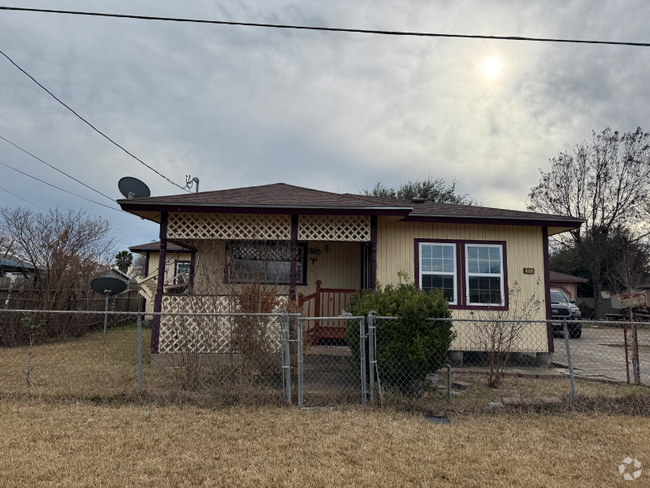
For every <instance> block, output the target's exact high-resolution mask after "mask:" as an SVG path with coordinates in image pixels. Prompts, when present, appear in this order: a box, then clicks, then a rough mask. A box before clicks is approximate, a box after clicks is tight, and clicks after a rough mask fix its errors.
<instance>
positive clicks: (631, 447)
mask: <svg viewBox="0 0 650 488" xmlns="http://www.w3.org/2000/svg"><path fill="white" fill-rule="evenodd" d="M0 419H1V422H2V426H3V434H2V436H0V452H2V456H0V473H2V476H1V477H0V486H12V487H13V486H48V487H54V486H62V487H81V486H132V487H140V486H142V487H149V486H151V487H154V486H155V487H157V486H256V487H257V486H314V487H319V486H323V487H326V486H372V487H382V486H386V487H388V486H390V487H395V486H465V487H492V486H494V487H510V486H512V487H515V486H517V487H518V486H526V487H553V486H558V487H584V486H590V487H600V486H602V487H611V486H618V485H622V486H626V485H627V482H626V481H624V480H623V478H622V476H621V475H620V474H619V472H618V466H619V465H620V464H621V461H622V460H623V459H625V458H627V457H628V456H631V457H633V458H636V459H638V460H639V461H641V462H642V463H643V467H644V472H643V474H642V476H641V478H640V479H639V480H638V483H637V485H638V486H648V485H649V484H650V446H649V444H648V439H649V438H650V419H649V418H647V417H626V416H606V415H584V414H570V415H554V416H540V415H536V414H518V415H510V414H497V415H480V416H463V417H458V418H455V419H453V421H452V425H451V426H444V425H438V424H433V423H430V422H428V421H426V420H425V419H424V418H423V417H422V416H421V415H417V416H416V415H410V414H407V413H403V412H401V413H400V412H395V411H387V410H384V411H377V410H372V409H365V410H364V409H361V408H359V407H347V408H342V409H333V410H310V411H300V410H298V409H295V408H293V409H287V408H278V407H261V408H252V407H233V408H222V409H205V408H203V409H202V408H196V407H178V406H164V407H156V406H151V407H143V406H135V405H122V406H119V407H112V406H108V405H90V404H61V403H59V404H46V403H42V402H35V401H27V400H20V401H16V400H10V401H0ZM646 466H647V467H648V468H646ZM646 469H647V472H645V470H646ZM637 485H631V484H630V486H637Z"/></svg>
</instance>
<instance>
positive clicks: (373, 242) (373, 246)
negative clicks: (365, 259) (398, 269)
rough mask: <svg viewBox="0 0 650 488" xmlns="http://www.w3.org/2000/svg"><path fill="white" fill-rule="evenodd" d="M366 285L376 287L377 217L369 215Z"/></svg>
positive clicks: (371, 287) (372, 288)
mask: <svg viewBox="0 0 650 488" xmlns="http://www.w3.org/2000/svg"><path fill="white" fill-rule="evenodd" d="M368 275H369V276H368V278H369V279H368V281H369V283H368V287H369V288H370V289H371V290H374V289H376V288H377V217H376V216H372V217H370V269H369V270H368Z"/></svg>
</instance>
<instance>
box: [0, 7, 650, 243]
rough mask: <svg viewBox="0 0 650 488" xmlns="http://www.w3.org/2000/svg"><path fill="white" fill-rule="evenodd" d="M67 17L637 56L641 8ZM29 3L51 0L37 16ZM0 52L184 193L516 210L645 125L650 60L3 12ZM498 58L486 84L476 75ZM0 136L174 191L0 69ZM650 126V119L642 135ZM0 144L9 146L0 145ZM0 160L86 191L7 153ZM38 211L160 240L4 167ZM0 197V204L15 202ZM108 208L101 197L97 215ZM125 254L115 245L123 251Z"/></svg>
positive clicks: (202, 11) (70, 165) (89, 171)
mask: <svg viewBox="0 0 650 488" xmlns="http://www.w3.org/2000/svg"><path fill="white" fill-rule="evenodd" d="M60 4H61V5H59V6H58V7H59V8H62V9H65V8H69V9H78V8H84V9H88V10H99V11H114V12H126V13H138V14H145V15H169V16H177V17H199V18H212V19H224V20H237V21H251V22H277V23H296V24H303V25H325V26H342V27H361V28H370V29H375V28H376V29H388V30H390V29H396V30H397V29H401V30H411V31H431V32H447V33H478V34H487V35H490V34H493V35H522V36H523V35H525V36H542V37H575V38H591V39H593V38H600V39H616V40H629V41H646V42H647V41H648V39H647V38H645V37H644V36H646V30H647V29H646V27H645V20H644V19H646V18H647V17H648V14H650V5H648V4H647V3H646V2H643V1H640V0H634V1H633V0H629V1H621V2H617V3H616V4H613V3H608V4H598V6H597V8H596V7H595V6H594V4H593V2H590V1H587V0H581V1H574V2H565V1H545V2H525V3H521V4H517V8H513V4H512V2H510V1H505V0H488V1H484V2H480V3H478V4H477V3H466V2H451V1H434V2H428V3H423V2H417V1H412V2H409V1H405V2H388V3H386V2H384V3H379V4H377V3H376V2H365V3H364V2H355V3H353V4H350V3H349V2H327V4H323V3H322V2H313V1H308V2H300V3H299V4H288V3H283V2H280V1H272V2H270V1H266V2H244V1H239V2H192V3H190V4H183V5H182V7H181V4H179V3H178V2H171V1H156V2H153V1H144V2H137V4H136V3H133V2H125V1H116V2H111V3H110V5H108V4H106V3H105V2H83V5H82V6H81V7H80V5H81V4H80V3H79V2H76V1H62V2H60ZM30 5H32V6H35V7H39V6H40V7H48V6H49V4H48V2H45V1H33V2H30ZM0 44H2V46H3V50H5V51H6V52H7V54H8V55H10V56H12V57H13V58H14V59H15V60H16V62H17V63H18V64H20V65H21V66H23V67H24V68H25V69H26V70H27V71H28V72H30V73H32V74H33V75H34V76H35V77H36V78H37V79H39V80H40V81H41V82H43V84H45V86H47V87H48V88H50V89H51V90H52V91H53V92H54V93H56V94H57V95H60V96H61V98H62V99H64V100H65V101H66V102H67V103H69V104H70V105H71V106H72V107H73V108H75V110H78V111H79V113H80V114H82V115H83V116H84V117H87V118H88V119H89V120H90V121H91V122H92V123H93V124H95V125H96V126H97V127H98V128H100V129H101V130H103V131H105V132H106V133H107V134H109V135H110V136H111V137H112V138H114V139H115V140H116V141H118V142H119V143H120V144H123V145H124V146H125V147H126V148H128V149H129V150H130V151H131V152H133V153H134V154H136V155H137V156H138V157H140V158H142V159H143V160H145V161H147V162H148V163H149V164H151V165H152V166H154V167H155V168H156V169H158V170H159V171H160V172H162V173H163V174H165V175H166V176H168V177H170V178H172V179H173V180H174V181H177V182H179V183H181V184H183V183H184V181H185V176H186V175H189V174H191V175H193V176H199V178H200V179H201V189H203V190H208V189H221V188H230V187H236V186H247V185H254V184H264V183H269V182H278V181H285V182H288V183H293V184H298V185H303V186H308V187H315V188H320V189H324V190H331V191H342V192H348V191H358V190H359V189H361V188H362V187H364V186H369V185H371V184H372V182H374V181H378V180H382V181H384V182H385V183H387V184H399V183H400V182H402V181H405V180H407V179H410V178H424V177H426V176H427V175H429V174H430V175H432V176H434V177H444V178H447V179H448V180H452V179H454V178H456V179H458V188H459V190H460V191H461V192H463V193H469V194H471V195H472V196H473V197H475V198H476V199H478V200H480V201H482V202H483V203H484V204H486V205H490V206H497V207H498V206H502V207H508V208H518V209H523V208H524V205H525V198H526V194H527V192H528V190H529V188H530V187H532V186H533V185H535V184H536V182H537V180H538V178H539V173H538V168H540V167H546V165H547V164H548V159H549V158H551V157H553V156H555V155H557V153H558V152H560V151H563V150H566V149H569V148H570V147H572V146H573V145H575V144H577V143H578V142H580V141H581V140H582V139H585V138H587V137H589V136H590V134H591V131H592V130H597V131H598V130H601V129H602V128H604V127H605V126H611V127H612V128H615V129H618V130H621V131H627V130H633V129H634V128H636V126H638V125H641V126H643V125H644V123H645V122H646V118H647V117H646V114H645V112H644V110H642V109H641V108H642V107H645V106H647V105H648V102H649V100H648V98H649V97H650V95H649V94H648V91H647V89H646V86H645V85H646V80H647V79H648V74H649V73H648V70H649V69H650V68H648V66H650V63H649V62H648V61H650V59H648V57H649V56H650V50H648V49H643V48H624V47H608V46H588V45H567V44H542V43H521V42H519V43H518V42H507V41H477V40H454V39H430V38H404V37H379V36H371V35H361V34H334V33H326V32H305V31H286V30H276V29H262V28H258V29H256V28H244V27H228V26H208V25H196V24H174V23H160V22H139V21H130V20H114V19H93V18H79V17H69V16H62V15H37V14H20V13H13V12H3V13H2V14H1V15H0ZM491 56H495V57H498V58H499V59H500V60H501V62H502V63H503V65H504V68H503V71H502V73H501V75H500V76H499V77H498V78H496V79H495V80H492V81H490V80H488V79H486V78H485V77H484V76H483V75H482V73H481V70H480V65H481V63H482V62H483V60H484V59H486V58H488V57H491ZM0 68H1V70H0V76H1V77H2V83H3V90H2V91H1V92H0V107H2V114H3V117H1V118H0V135H3V136H5V137H7V138H9V139H11V140H13V141H14V142H16V143H18V144H20V145H21V146H23V147H25V149H27V150H30V151H32V152H34V153H35V154H37V155H38V156H40V157H42V158H44V159H46V160H47V161H48V162H51V163H52V164H55V165H57V166H59V167H61V169H64V170H65V171H68V172H70V173H71V174H73V175H75V176H76V177H78V178H80V179H82V180H83V181H85V182H87V183H88V184H90V185H92V186H94V187H96V188H97V189H99V190H101V191H102V192H105V193H107V194H110V195H112V196H115V197H116V198H118V197H119V193H118V192H117V187H116V184H117V180H118V179H119V178H120V177H121V176H124V175H131V176H136V177H138V178H141V179H143V180H145V181H146V182H147V183H148V184H149V185H150V187H151V189H152V192H153V193H154V194H156V195H162V194H171V193H177V192H179V191H180V190H179V189H178V188H176V187H174V186H172V185H170V184H168V183H166V182H165V181H164V180H163V179H161V178H159V177H158V176H156V175H155V174H153V173H152V172H151V171H149V170H147V169H146V168H144V167H143V166H142V165H140V164H139V163H137V162H136V161H134V160H133V159H131V158H129V157H128V156H127V155H125V154H124V153H122V152H121V151H120V150H119V149H117V148H115V147H114V146H112V145H111V144H110V143H108V142H107V141H105V140H104V139H103V138H101V136H99V135H98V134H96V133H94V132H92V131H91V130H90V129H89V128H88V127H86V126H85V125H84V124H83V123H82V122H81V121H79V120H77V119H76V118H74V116H72V114H70V113H69V112H67V111H66V110H65V109H64V108H63V107H61V106H60V105H58V104H57V103H56V102H54V101H53V100H52V99H51V98H49V97H48V96H47V95H46V94H45V93H44V92H42V90H40V89H39V88H38V87H36V86H35V85H34V84H33V83H32V82H31V81H30V80H28V79H27V78H26V77H25V76H24V75H22V74H21V73H20V72H18V71H17V70H15V69H14V68H13V67H12V66H10V65H9V64H8V63H7V62H5V61H4V60H2V59H0ZM645 125H647V124H645ZM0 142H1V141H0ZM0 160H2V161H4V162H7V163H8V164H12V163H13V164H20V165H21V167H23V168H24V169H25V171H31V172H32V173H34V174H37V175H41V176H43V177H46V178H47V179H48V180H51V181H52V183H54V184H57V185H60V186H63V187H65V188H70V189H71V190H73V191H76V192H79V193H80V194H83V195H84V196H88V197H93V195H94V194H93V193H92V192H89V191H87V190H86V189H84V188H83V187H79V186H75V184H74V183H72V182H71V181H69V180H66V179H65V178H64V177H62V176H61V175H58V174H57V173H55V172H52V171H51V170H49V169H47V168H45V167H43V166H42V165H40V166H39V163H36V162H34V161H30V159H29V158H28V157H25V156H24V155H22V154H19V153H18V152H17V151H15V150H13V148H11V147H8V146H6V145H5V144H4V143H3V144H0ZM0 179H1V180H2V182H3V183H2V184H0V186H9V187H10V188H9V189H12V188H13V189H15V190H16V191H18V192H20V194H21V195H23V196H25V197H26V198H28V199H30V200H31V201H34V202H35V203H37V204H39V205H42V206H46V207H47V206H49V205H54V204H60V205H62V206H71V207H79V206H81V207H83V208H85V209H87V210H88V211H89V212H93V213H97V214H99V215H102V216H104V217H106V218H109V219H111V221H113V222H115V224H116V225H117V226H119V227H120V228H121V229H122V232H123V235H124V239H126V240H128V241H129V242H130V243H131V244H137V243H139V242H140V241H142V242H146V241H148V240H151V239H155V238H156V237H157V231H156V229H155V226H153V225H150V224H146V223H144V222H142V221H141V220H140V219H137V218H134V217H129V216H124V215H120V214H117V213H116V212H112V211H110V210H107V209H103V208H101V207H97V206H94V205H92V204H89V203H87V202H84V201H82V200H78V199H74V198H73V197H68V196H67V195H65V194H60V193H58V192H56V191H55V190H50V189H49V188H46V187H42V186H40V185H39V184H37V183H35V182H32V181H29V180H27V179H26V178H24V177H22V176H20V175H15V174H11V172H10V170H5V169H4V168H0ZM19 203H20V202H17V201H16V200H15V199H14V198H13V197H11V196H10V195H8V194H4V192H0V205H16V204H19ZM107 203H110V202H107ZM124 239H122V240H124Z"/></svg>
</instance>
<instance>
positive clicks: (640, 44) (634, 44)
mask: <svg viewBox="0 0 650 488" xmlns="http://www.w3.org/2000/svg"><path fill="white" fill-rule="evenodd" d="M0 10H13V11H19V12H38V13H50V14H66V15H83V16H92V17H111V18H118V19H134V20H157V21H164V22H190V23H197V24H216V25H233V26H241V27H266V28H273V29H295V30H310V31H325V32H345V33H353V34H374V35H384V36H410V37H442V38H450V39H489V40H498V41H527V42H554V43H564V44H604V45H609V46H632V47H650V43H647V42H627V41H599V40H589V39H566V38H565V39H563V38H551V37H524V36H487V35H479V34H442V33H436V32H416V31H388V30H375V29H346V28H342V27H317V26H307V25H290V24H265V23H259V22H231V21H226V20H207V19H190V18H179V17H155V16H149V15H129V14H112V13H100V12H84V11H75V10H53V9H38V8H23V7H2V6H0Z"/></svg>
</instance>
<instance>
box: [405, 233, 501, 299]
mask: <svg viewBox="0 0 650 488" xmlns="http://www.w3.org/2000/svg"><path fill="white" fill-rule="evenodd" d="M415 244H416V245H415V253H416V257H415V275H416V277H417V278H416V280H417V281H416V282H417V283H418V285H419V286H420V288H421V289H423V290H427V291H428V290H432V289H436V290H442V292H443V295H444V297H445V299H447V301H448V302H449V305H450V307H451V308H459V309H477V308H478V309H481V308H486V309H488V308H489V309H495V308H500V309H505V310H507V308H508V298H507V296H506V292H505V290H506V289H507V286H508V282H507V273H506V269H507V268H506V258H505V256H506V243H505V242H502V241H497V242H492V241H461V240H458V241H452V240H442V239H441V240H428V239H416V240H415Z"/></svg>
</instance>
